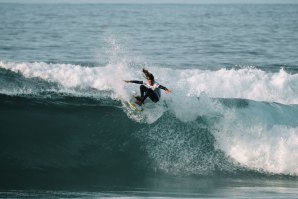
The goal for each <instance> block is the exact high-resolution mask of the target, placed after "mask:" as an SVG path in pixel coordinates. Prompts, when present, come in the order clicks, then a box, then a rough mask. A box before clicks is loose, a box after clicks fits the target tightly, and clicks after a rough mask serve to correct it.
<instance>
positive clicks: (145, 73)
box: [143, 68, 154, 85]
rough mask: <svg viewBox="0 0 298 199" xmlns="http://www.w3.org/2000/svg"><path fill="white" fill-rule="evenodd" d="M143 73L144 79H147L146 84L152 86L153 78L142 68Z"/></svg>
mask: <svg viewBox="0 0 298 199" xmlns="http://www.w3.org/2000/svg"><path fill="white" fill-rule="evenodd" d="M143 73H144V75H145V78H146V79H147V82H148V84H149V85H153V83H154V76H153V75H152V74H151V73H149V71H148V70H146V69H144V68H143Z"/></svg>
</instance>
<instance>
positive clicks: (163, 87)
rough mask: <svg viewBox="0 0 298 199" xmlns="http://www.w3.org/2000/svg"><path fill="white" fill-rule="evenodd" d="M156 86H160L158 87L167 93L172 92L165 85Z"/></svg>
mask: <svg viewBox="0 0 298 199" xmlns="http://www.w3.org/2000/svg"><path fill="white" fill-rule="evenodd" d="M158 88H160V89H162V90H164V91H165V92H166V93H167V94H168V93H171V92H172V91H171V90H169V89H168V88H167V87H165V86H162V85H159V86H158Z"/></svg>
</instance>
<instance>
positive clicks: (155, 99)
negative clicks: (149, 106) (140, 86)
mask: <svg viewBox="0 0 298 199" xmlns="http://www.w3.org/2000/svg"><path fill="white" fill-rule="evenodd" d="M144 87H145V86H144ZM146 89H147V91H146V93H145V95H144V97H142V100H141V101H142V103H144V101H145V100H146V98H147V97H149V98H150V99H151V100H152V101H153V102H158V101H159V98H158V96H157V94H156V93H155V92H154V91H153V90H152V89H150V88H146Z"/></svg>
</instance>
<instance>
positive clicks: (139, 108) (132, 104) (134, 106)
mask: <svg viewBox="0 0 298 199" xmlns="http://www.w3.org/2000/svg"><path fill="white" fill-rule="evenodd" d="M135 101H136V99H135V96H132V97H131V98H130V100H129V101H127V104H128V105H129V107H130V108H131V109H133V110H136V111H138V112H141V111H143V110H144V107H143V106H140V105H138V104H136V103H135Z"/></svg>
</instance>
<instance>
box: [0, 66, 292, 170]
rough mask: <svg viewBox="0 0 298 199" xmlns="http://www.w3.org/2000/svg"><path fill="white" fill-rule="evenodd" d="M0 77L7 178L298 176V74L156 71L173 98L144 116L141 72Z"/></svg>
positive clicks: (109, 69)
mask: <svg viewBox="0 0 298 199" xmlns="http://www.w3.org/2000/svg"><path fill="white" fill-rule="evenodd" d="M0 67H1V68H0V81H1V87H0V93H1V96H0V98H1V100H0V101H1V109H0V113H1V114H0V121H1V129H2V130H1V133H0V136H1V139H0V147H1V150H0V151H1V153H0V158H1V160H2V162H1V165H0V168H1V169H2V170H13V169H14V170H24V169H28V170H42V171H48V170H51V169H61V170H65V169H66V170H71V169H82V170H90V169H91V170H94V171H96V172H100V173H103V172H104V173H111V174H115V173H134V174H144V173H147V174H154V173H156V172H161V173H165V174H169V175H199V176H206V175H207V176H210V175H243V174H247V173H251V172H253V173H257V174H266V175H276V174H279V175H292V176H297V174H298V168H297V162H298V155H297V154H298V105H297V104H298V75H297V74H289V73H287V72H286V71H284V70H283V69H281V70H280V71H279V72H276V73H269V72H264V71H261V70H258V69H254V68H243V69H230V70H227V69H221V70H217V71H208V70H207V71H206V70H195V69H194V70H192V69H188V70H174V69H167V68H154V67H153V68H150V71H152V72H153V74H158V77H157V75H156V77H157V78H156V79H157V81H158V82H159V83H160V84H162V85H165V86H167V87H168V88H170V89H172V90H173V93H172V94H170V95H165V94H163V96H162V99H161V101H160V102H159V103H157V104H152V103H150V102H148V103H146V108H145V110H144V112H142V113H140V114H137V113H135V112H132V111H131V110H130V109H128V108H127V106H126V105H125V101H126V100H127V99H128V98H129V97H130V96H131V94H132V92H133V91H135V92H138V86H137V85H133V84H124V83H123V82H122V80H123V79H140V78H139V77H141V73H140V71H141V68H140V67H137V66H129V65H125V64H110V65H107V66H105V67H91V68H90V67H84V66H79V65H69V64H47V63H12V62H1V63H0ZM159 80H160V81H159Z"/></svg>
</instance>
